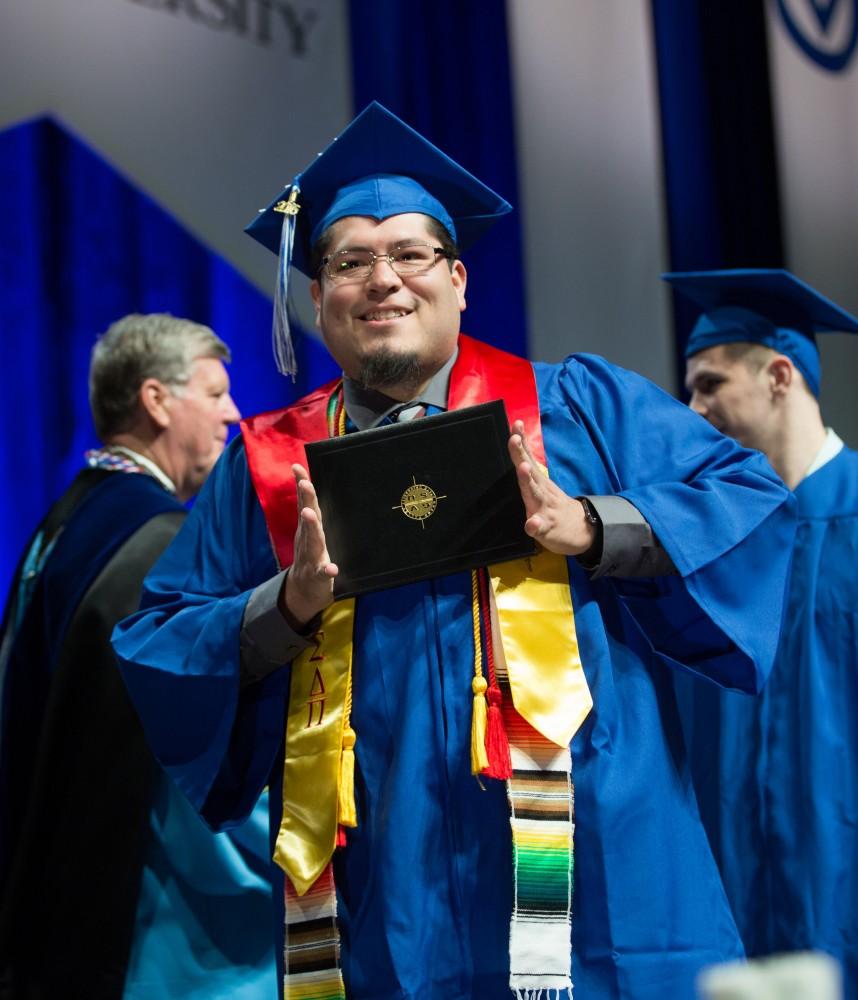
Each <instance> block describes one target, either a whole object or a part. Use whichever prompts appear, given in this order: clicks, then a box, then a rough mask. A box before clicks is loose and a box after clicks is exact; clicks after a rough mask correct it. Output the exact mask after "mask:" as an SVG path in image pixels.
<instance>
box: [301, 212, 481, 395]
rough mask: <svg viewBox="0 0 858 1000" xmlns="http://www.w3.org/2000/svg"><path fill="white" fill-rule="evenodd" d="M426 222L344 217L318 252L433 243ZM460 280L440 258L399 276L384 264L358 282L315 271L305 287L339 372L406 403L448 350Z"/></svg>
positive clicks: (452, 345)
mask: <svg viewBox="0 0 858 1000" xmlns="http://www.w3.org/2000/svg"><path fill="white" fill-rule="evenodd" d="M429 223H430V220H429V218H428V216H425V215H419V214H417V213H409V214H405V215H393V216H390V217H389V218H387V219H384V220H383V221H381V222H377V221H376V220H375V219H371V218H367V217H365V216H349V217H347V218H345V219H340V220H339V221H338V222H335V223H334V225H333V226H331V228H330V229H329V230H328V233H327V248H326V252H327V253H329V254H330V253H336V252H337V251H338V250H354V249H365V250H371V251H372V252H373V253H375V254H384V253H389V252H390V251H391V250H392V249H393V248H394V247H396V246H399V245H401V244H403V243H408V242H419V243H428V244H430V245H431V246H438V238H437V236H435V235H433V234H432V232H431V230H430V228H429ZM466 277H467V276H466V272H465V268H464V265H463V264H462V262H461V261H459V260H456V261H453V264H452V267H450V266H448V264H447V262H446V261H445V260H444V259H443V258H439V260H438V262H437V263H436V264H435V265H434V267H432V268H431V269H430V270H429V271H426V272H425V273H423V274H416V275H408V276H406V277H403V276H401V275H398V274H397V273H396V272H395V271H394V270H393V268H392V267H391V266H390V263H389V261H387V260H384V259H382V260H378V261H376V263H375V267H374V268H373V270H372V274H371V275H370V276H369V277H368V278H367V279H366V280H365V281H355V282H350V281H337V280H334V279H331V278H330V277H328V276H327V275H326V274H322V275H321V276H320V278H319V280H317V281H314V282H313V284H312V287H311V291H312V295H313V301H314V302H315V304H316V324H317V326H318V327H319V329H320V330H321V332H322V337H323V339H324V341H325V345H326V346H327V348H328V350H329V351H330V352H331V355H332V356H333V358H334V360H335V361H336V362H337V363H338V364H339V365H340V366H341V367H342V369H343V371H344V372H345V374H346V375H348V376H349V377H350V378H353V379H356V380H358V381H361V382H363V383H364V384H367V385H369V386H371V387H372V388H375V389H379V390H381V391H382V392H384V393H386V394H387V395H389V396H391V397H393V398H394V399H402V400H408V399H412V398H414V396H415V395H417V394H418V393H419V392H420V391H421V390H422V388H423V387H424V386H425V385H426V384H427V383H428V382H429V380H430V379H431V378H432V376H433V375H434V374H435V373H436V372H437V371H438V370H439V369H440V368H441V367H442V366H443V365H444V363H445V362H446V361H447V360H448V359H449V358H450V356H451V355H452V354H453V351H454V350H455V349H456V341H457V339H458V335H459V316H460V313H461V312H462V311H463V310H464V308H465V284H466Z"/></svg>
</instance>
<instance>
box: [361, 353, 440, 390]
mask: <svg viewBox="0 0 858 1000" xmlns="http://www.w3.org/2000/svg"><path fill="white" fill-rule="evenodd" d="M355 381H357V382H358V383H359V384H360V385H362V386H363V387H364V388H365V389H377V390H378V391H380V392H383V391H384V390H385V389H389V388H391V387H392V386H397V387H398V388H400V389H410V388H414V389H416V388H417V387H418V386H420V385H422V384H423V382H424V381H425V376H424V367H423V364H422V363H421V361H420V357H419V355H417V354H416V353H413V352H409V353H403V352H402V351H391V350H390V349H389V348H387V347H381V348H379V349H378V350H377V351H375V352H374V353H373V354H369V355H367V356H366V357H364V358H363V359H362V360H361V365H360V371H359V372H358V375H357V379H356V380H355Z"/></svg>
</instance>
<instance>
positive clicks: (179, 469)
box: [164, 358, 241, 500]
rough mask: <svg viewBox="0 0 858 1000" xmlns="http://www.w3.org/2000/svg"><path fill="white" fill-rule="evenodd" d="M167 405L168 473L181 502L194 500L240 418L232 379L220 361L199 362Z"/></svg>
mask: <svg viewBox="0 0 858 1000" xmlns="http://www.w3.org/2000/svg"><path fill="white" fill-rule="evenodd" d="M164 406H165V408H166V409H167V412H168V414H169V422H168V425H167V427H166V429H165V431H164V444H165V446H166V448H167V449H168V452H169V463H168V465H167V469H166V471H167V473H168V474H169V475H170V478H171V479H172V480H173V482H174V483H175V485H176V493H177V495H178V497H179V499H181V500H187V499H189V498H190V497H192V496H194V494H195V493H197V492H198V491H199V489H200V487H201V486H202V485H203V483H204V482H205V481H206V477H207V476H208V474H209V472H211V470H212V468H213V467H214V464H215V462H216V461H217V460H218V458H220V454H221V452H222V451H223V449H224V447H225V445H226V440H227V437H228V435H229V428H230V426H231V425H232V424H235V423H237V422H238V420H239V419H240V417H241V414H240V413H239V412H238V408H237V407H236V405H235V403H234V402H233V401H232V396H230V394H229V375H227V373H226V368H224V366H223V362H221V361H219V360H218V359H217V358H198V359H197V360H196V361H194V362H193V363H192V365H191V374H190V378H189V379H188V381H187V382H186V383H184V384H183V385H181V386H176V387H173V388H172V389H170V391H169V393H168V395H167V397H166V398H165V402H164Z"/></svg>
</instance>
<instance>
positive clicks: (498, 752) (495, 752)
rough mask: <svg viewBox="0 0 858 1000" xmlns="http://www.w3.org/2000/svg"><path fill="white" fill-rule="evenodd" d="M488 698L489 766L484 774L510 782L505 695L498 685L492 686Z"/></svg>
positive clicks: (487, 739) (487, 749)
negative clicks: (502, 710) (504, 710)
mask: <svg viewBox="0 0 858 1000" xmlns="http://www.w3.org/2000/svg"><path fill="white" fill-rule="evenodd" d="M487 698H488V703H489V708H488V713H487V723H486V757H487V758H488V765H487V767H486V769H485V771H484V772H483V773H484V774H485V776H486V777H487V778H498V779H499V780H500V781H508V780H509V779H510V778H511V777H512V760H511V759H510V756H509V740H508V739H507V735H506V726H505V725H504V724H503V714H502V713H501V704H502V703H503V694H502V692H501V689H500V688H499V687H498V686H497V684H492V685H491V687H490V688H489V689H488V692H487Z"/></svg>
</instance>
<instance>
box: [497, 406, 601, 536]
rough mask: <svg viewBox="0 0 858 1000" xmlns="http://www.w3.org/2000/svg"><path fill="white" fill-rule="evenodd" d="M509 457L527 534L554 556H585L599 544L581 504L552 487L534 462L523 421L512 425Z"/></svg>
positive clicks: (553, 485)
mask: <svg viewBox="0 0 858 1000" xmlns="http://www.w3.org/2000/svg"><path fill="white" fill-rule="evenodd" d="M509 454H510V457H511V458H512V461H513V465H515V471H516V475H517V476H518V487H519V489H520V490H521V498H522V500H523V501H524V509H525V511H526V513H527V520H526V521H525V523H524V530H525V531H526V532H527V534H528V535H530V537H531V538H535V539H536V541H537V542H539V544H540V545H542V546H543V547H544V548H546V549H548V550H549V551H551V552H559V553H561V554H562V555H567V556H577V555H580V554H581V553H582V552H586V551H587V550H588V549H589V548H590V547H591V546H592V545H593V543H594V541H595V540H596V528H595V526H594V525H593V524H592V523H591V522H590V521H589V520H588V519H587V516H586V513H585V511H584V505H583V504H582V503H581V501H580V500H575V499H574V498H573V497H570V496H568V495H567V494H566V493H564V492H563V490H561V489H560V487H559V486H557V485H556V484H555V483H552V482H551V480H550V479H549V478H548V476H546V475H545V474H544V473H543V472H542V471H541V470H540V468H539V466H538V465H537V464H536V462H535V461H534V460H533V457H532V456H531V454H530V451H529V450H528V448H527V442H526V441H525V438H524V423H523V422H522V421H521V420H516V421H515V423H513V425H512V434H511V435H510V439H509Z"/></svg>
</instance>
